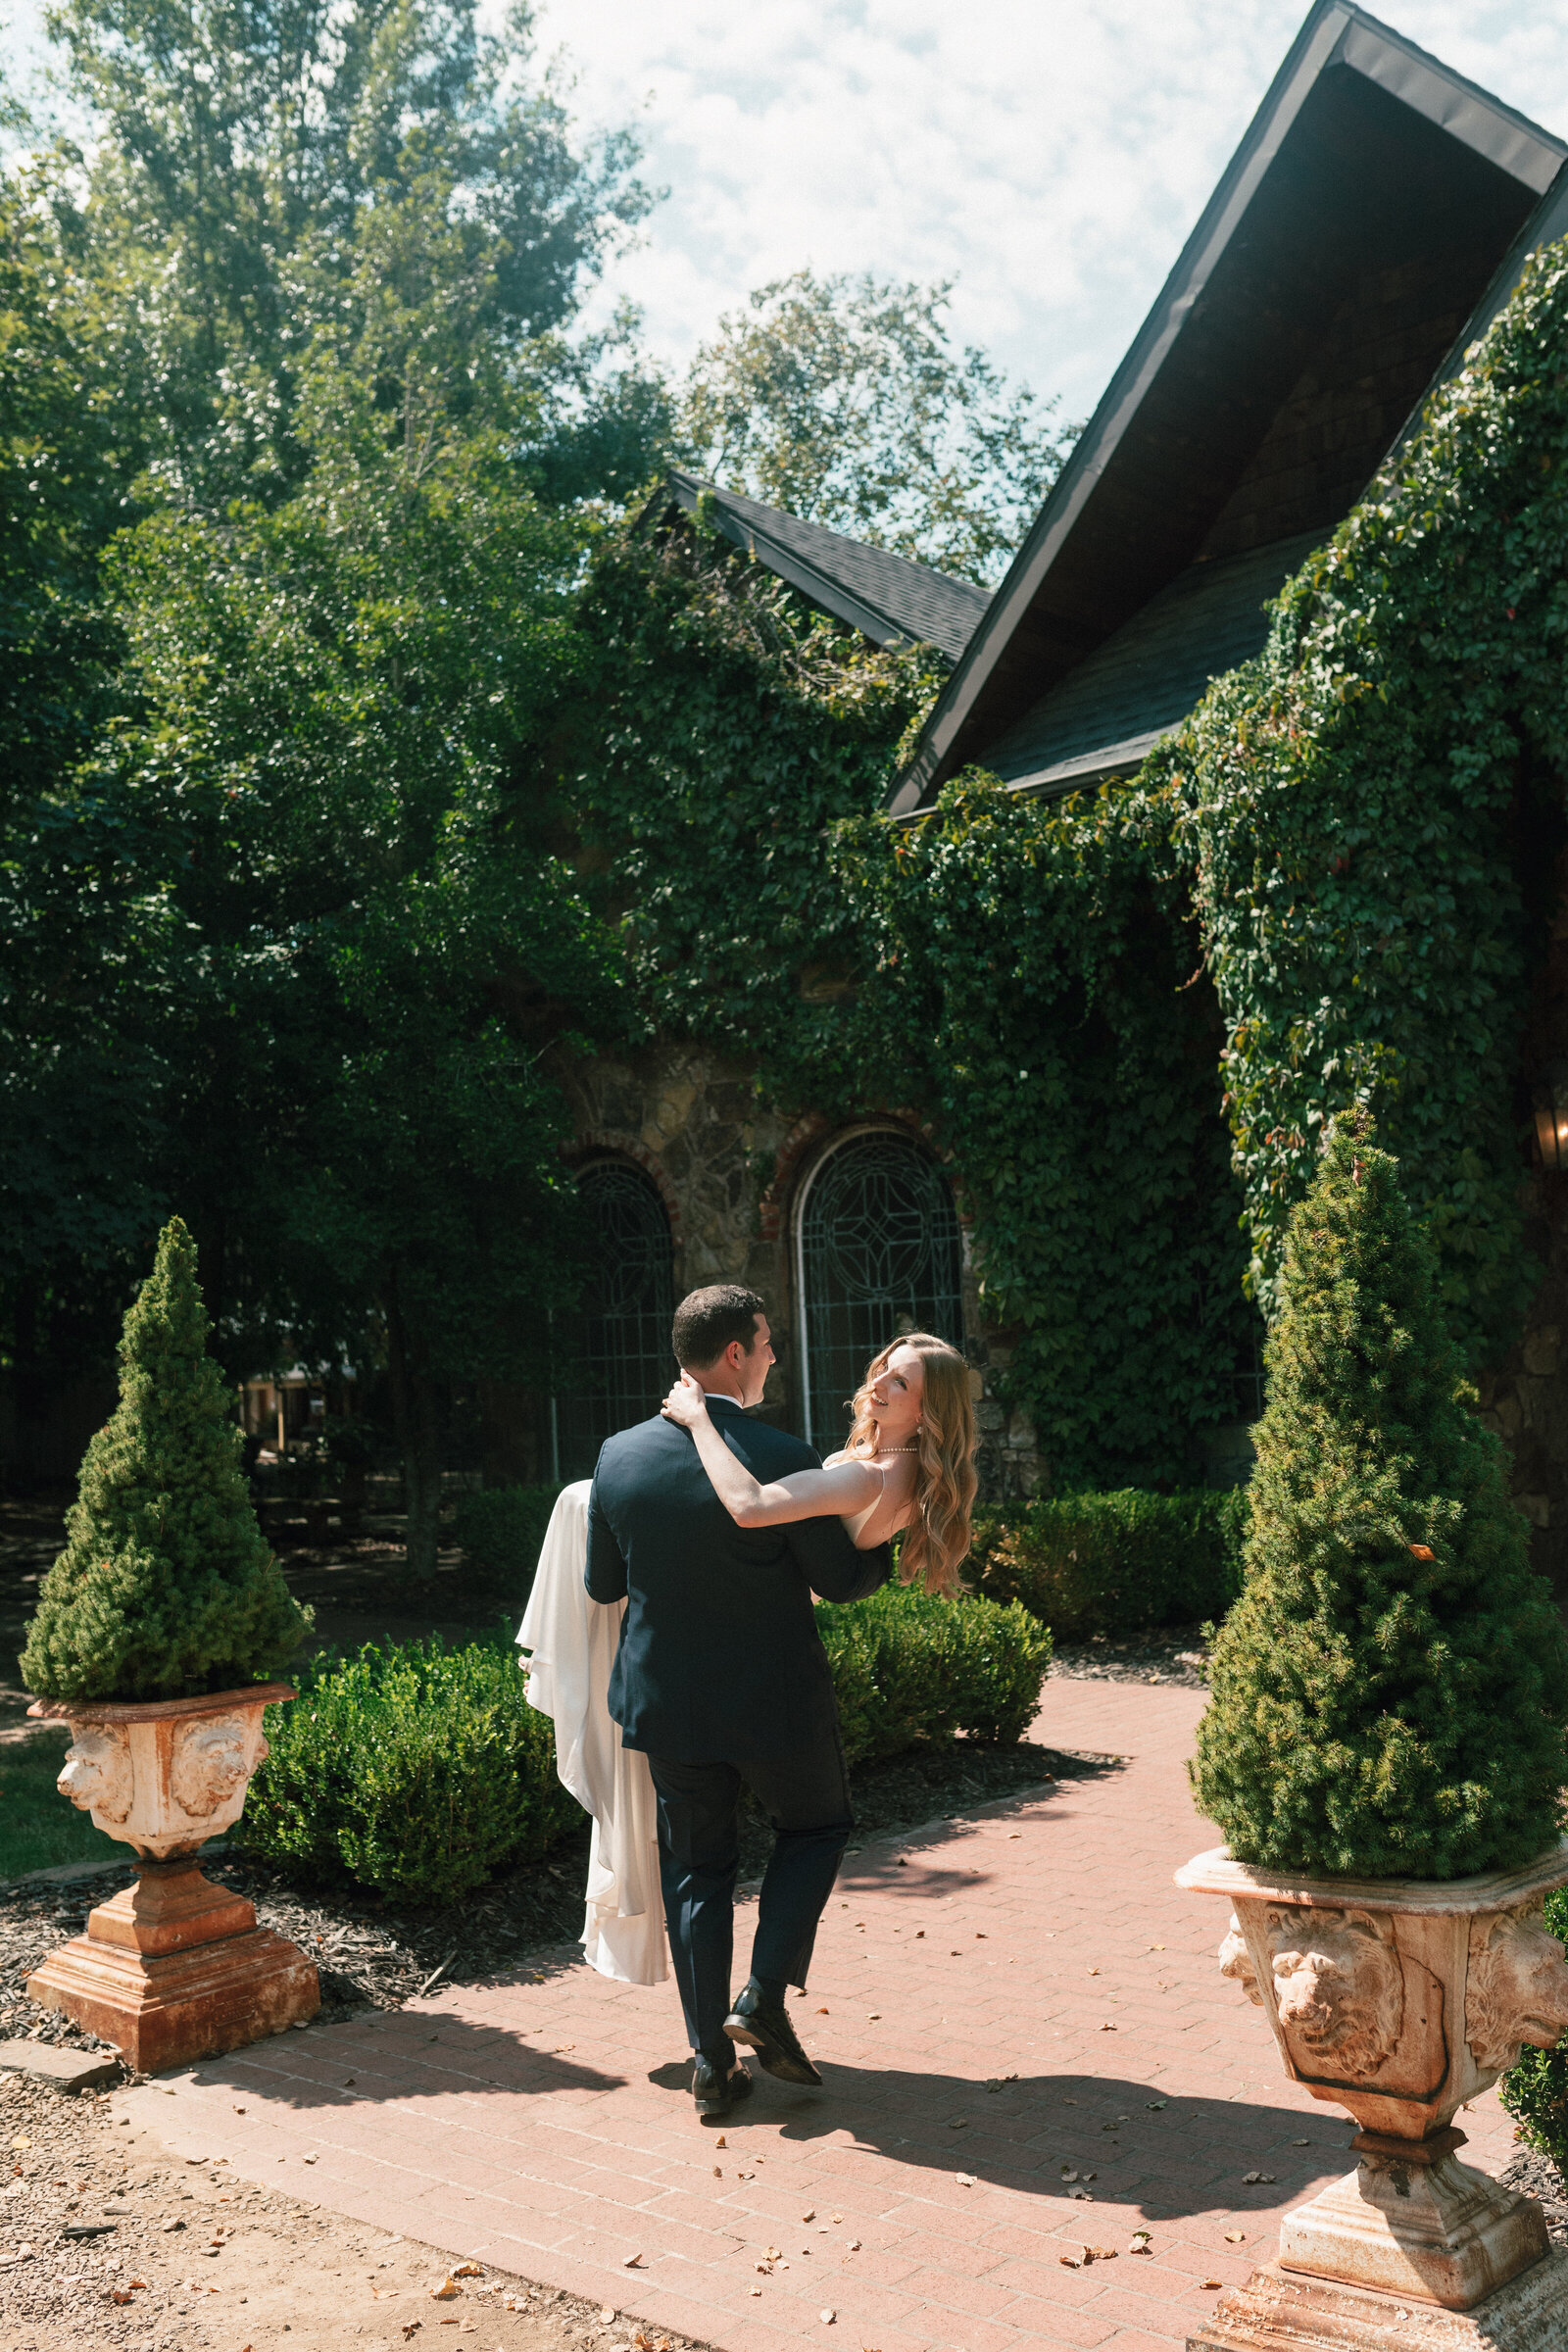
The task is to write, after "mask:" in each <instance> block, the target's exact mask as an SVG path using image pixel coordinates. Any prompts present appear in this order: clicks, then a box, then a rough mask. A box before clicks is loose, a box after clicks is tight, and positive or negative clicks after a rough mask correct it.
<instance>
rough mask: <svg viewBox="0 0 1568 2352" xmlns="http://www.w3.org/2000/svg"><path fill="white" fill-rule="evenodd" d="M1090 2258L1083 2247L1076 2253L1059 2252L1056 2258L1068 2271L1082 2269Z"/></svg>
mask: <svg viewBox="0 0 1568 2352" xmlns="http://www.w3.org/2000/svg"><path fill="white" fill-rule="evenodd" d="M1088 2259H1089V2258H1088V2255H1087V2254H1086V2253H1085V2252H1083V2251H1082V2250H1081V2249H1080V2251H1079V2252H1078V2253H1076V2254H1058V2255H1057V2256H1056V2260H1057V2261H1058V2262H1059V2263H1060V2264H1061V2266H1062V2268H1063V2270H1068V2271H1081V2270H1082V2269H1083V2267H1084V2264H1085V2263H1086V2262H1087V2260H1088Z"/></svg>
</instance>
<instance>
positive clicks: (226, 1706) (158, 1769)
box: [27, 1683, 321, 2074]
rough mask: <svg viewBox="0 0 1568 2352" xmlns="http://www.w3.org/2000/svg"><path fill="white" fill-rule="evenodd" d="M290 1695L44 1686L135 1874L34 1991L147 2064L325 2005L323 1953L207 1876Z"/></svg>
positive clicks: (68, 1780) (82, 1789)
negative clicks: (63, 1690) (204, 1856)
mask: <svg viewBox="0 0 1568 2352" xmlns="http://www.w3.org/2000/svg"><path fill="white" fill-rule="evenodd" d="M293 1696H294V1692H293V1690H292V1688H291V1687H290V1686H289V1685H288V1684H287V1683H253V1684H251V1685H250V1686H249V1687H248V1688H246V1689H244V1690H239V1691H215V1692H213V1693H212V1694H210V1695H209V1696H207V1697H205V1698H168V1699H150V1700H146V1701H142V1702H129V1701H127V1702H124V1703H120V1702H116V1701H114V1700H110V1699H103V1700H86V1699H82V1700H73V1701H59V1702H53V1701H49V1700H45V1699H36V1700H34V1702H33V1704H32V1705H31V1706H30V1707H29V1708H28V1710H27V1712H28V1714H29V1716H32V1717H34V1718H37V1719H39V1720H42V1721H44V1722H62V1721H63V1722H67V1723H69V1724H70V1725H71V1727H72V1732H73V1740H72V1744H71V1747H70V1748H69V1750H68V1751H67V1755H66V1763H65V1769H64V1771H63V1772H62V1773H61V1775H60V1781H59V1788H60V1791H61V1793H62V1795H64V1796H69V1797H70V1799H71V1801H72V1803H73V1805H77V1806H79V1807H80V1808H81V1810H82V1811H83V1812H86V1813H90V1814H91V1816H92V1819H93V1822H94V1824H95V1825H96V1827H97V1828H99V1829H100V1830H102V1831H103V1832H104V1833H105V1835H106V1836H107V1837H110V1838H121V1839H122V1840H123V1842H124V1843H125V1844H126V1845H128V1846H130V1847H131V1848H132V1850H133V1851H134V1853H135V1855H136V1857H137V1861H138V1864H139V1875H138V1877H137V1880H136V1884H135V1885H134V1886H133V1887H126V1888H125V1889H124V1890H123V1892H122V1893H120V1894H117V1895H115V1896H114V1897H112V1899H111V1900H110V1901H108V1902H105V1903H99V1904H98V1905H96V1907H95V1908H94V1909H93V1910H92V1911H91V1912H90V1913H89V1914H88V1918H87V1933H86V1934H85V1936H73V1938H72V1940H71V1941H70V1942H69V1943H65V1944H61V1945H60V1946H59V1947H58V1949H56V1950H55V1951H53V1952H51V1953H50V1955H49V1957H48V1959H47V1960H45V1961H44V1962H43V1964H42V1966H41V1967H40V1968H38V1969H37V1970H36V1971H35V1972H34V1974H33V1975H32V1976H31V1977H30V1978H29V1979H28V1981H27V1990H28V1991H29V1993H30V1994H31V1995H32V1997H33V1999H34V2000H37V2001H42V2002H43V2003H44V2004H45V2006H46V2007H48V2008H51V2009H61V2010H64V2011H65V2013H66V2014H67V2016H69V2017H73V2018H74V2019H75V2020H76V2022H77V2024H78V2025H82V2026H85V2027H86V2029H87V2031H88V2032H89V2033H91V2034H101V2035H102V2037H103V2038H104V2039H105V2040H106V2041H112V2042H115V2043H117V2044H118V2046H119V2048H120V2049H121V2050H122V2051H123V2054H124V2056H125V2058H126V2060H127V2062H128V2063H129V2064H130V2065H131V2066H132V2067H134V2068H135V2069H136V2071H137V2073H138V2074H156V2073H158V2072H159V2071H160V2069H162V2068H166V2067H172V2066H183V2065H186V2064H188V2063H189V2061H190V2060H191V2059H193V2058H205V2057H211V2056H214V2055H215V2054H216V2053H217V2052H219V2051H221V2050H231V2049H235V2048H237V2047H238V2046H239V2045H240V2044H241V2043H242V2042H247V2041H257V2040H260V2039H261V2037H262V2036H263V2035H264V2034H276V2033H280V2032H281V2031H282V2030H283V2028H284V2027H286V2026H289V2025H293V2024H295V2023H296V2022H303V2020H305V2019H306V2018H309V2017H314V2016H315V2014H316V2012H317V2010H318V2009H319V2007H320V2000H321V1996H320V1989H319V1984H318V1981H317V1974H316V1970H315V1967H314V1966H313V1965H312V1963H311V1962H310V1961H309V1960H307V1959H306V1957H305V1955H304V1954H303V1952H301V1951H300V1950H299V1949H298V1948H297V1947H296V1946H295V1945H294V1944H292V1943H289V1942H288V1941H286V1940H285V1938H284V1937H283V1936H277V1935H274V1934H273V1932H272V1930H271V1929H270V1928H259V1927H258V1926H257V1924H256V1911H255V1907H254V1905H253V1904H251V1903H249V1902H247V1901H246V1899H245V1898H244V1896H243V1895H238V1894H234V1893H232V1892H231V1891H230V1890H229V1889H228V1888H227V1887H215V1886H214V1885H213V1884H212V1882H211V1880H209V1879H206V1878H204V1877H203V1875H202V1872H201V1869H200V1867H199V1865H198V1861H197V1855H198V1852H199V1849H200V1847H201V1846H202V1844H203V1843H204V1841H205V1840H206V1839H207V1838H214V1837H216V1836H217V1835H218V1834H219V1832H220V1831H221V1830H226V1829H228V1828H230V1827H231V1826H232V1825H233V1823H235V1822H236V1821H237V1820H238V1819H239V1817H240V1814H241V1812H242V1811H243V1809H244V1804H245V1791H246V1789H247V1788H248V1786H249V1783H250V1778H251V1775H252V1773H253V1772H254V1771H255V1770H256V1767H257V1765H258V1764H259V1763H260V1762H261V1760H262V1758H263V1757H264V1756H265V1755H266V1753H267V1742H266V1740H264V1739H263V1737H262V1714H263V1710H264V1709H265V1708H266V1707H267V1706H268V1705H269V1704H270V1702H271V1701H272V1700H274V1699H288V1698H292V1697H293Z"/></svg>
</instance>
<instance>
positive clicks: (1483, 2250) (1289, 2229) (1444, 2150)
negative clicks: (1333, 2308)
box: [1279, 2131, 1551, 2311]
mask: <svg viewBox="0 0 1568 2352" xmlns="http://www.w3.org/2000/svg"><path fill="white" fill-rule="evenodd" d="M1463 2139H1464V2133H1463V2132H1462V2131H1439V2132H1435V2133H1434V2134H1433V2136H1432V2138H1431V2139H1430V2140H1427V2141H1424V2142H1423V2141H1416V2142H1413V2143H1409V2144H1406V2145H1403V2146H1401V2145H1400V2143H1399V2142H1398V2141H1397V2140H1386V2139H1382V2138H1381V2136H1380V2135H1378V2134H1374V2133H1372V2132H1367V2131H1363V2132H1361V2133H1359V2134H1358V2135H1357V2138H1356V2140H1355V2142H1354V2145H1355V2146H1356V2147H1357V2148H1358V2149H1359V2150H1360V2151H1361V2162H1360V2164H1359V2166H1358V2167H1357V2168H1356V2170H1355V2171H1354V2172H1353V2173H1349V2174H1348V2175H1347V2176H1346V2178H1345V2179H1344V2180H1336V2181H1335V2182H1334V2183H1333V2185H1332V2186H1331V2187H1329V2188H1326V2189H1324V2190H1323V2191H1322V2193H1321V2194H1320V2195H1318V2196H1315V2197H1313V2198H1312V2199H1310V2201H1309V2202H1308V2203H1307V2204H1305V2205H1298V2206H1296V2207H1294V2208H1293V2209H1292V2211H1291V2212H1289V2213H1287V2214H1286V2216H1285V2218H1284V2220H1283V2221H1282V2222H1281V2224H1280V2252H1279V2260H1280V2266H1281V2268H1282V2269H1284V2270H1287V2271H1305V2272H1308V2273H1310V2274H1311V2275H1312V2276H1314V2277H1316V2278H1338V2279H1341V2280H1343V2281H1344V2282H1345V2283H1346V2284H1347V2285H1352V2286H1371V2287H1376V2288H1378V2289H1379V2290H1380V2291H1381V2292H1383V2293H1385V2294H1392V2295H1414V2296H1417V2297H1418V2298H1420V2300H1422V2301H1423V2302H1430V2303H1443V2304H1446V2306H1447V2307H1448V2309H1449V2310H1450V2311H1468V2310H1469V2309H1470V2308H1471V2306H1472V2305H1473V2304H1476V2303H1479V2302H1480V2301H1481V2299H1482V2297H1483V2296H1485V2295H1490V2294H1492V2293H1493V2292H1494V2291H1495V2289H1496V2288H1497V2287H1499V2286H1501V2285H1502V2283H1503V2281H1504V2280H1505V2279H1508V2278H1513V2277H1514V2275H1515V2273H1516V2272H1519V2271H1523V2270H1527V2269H1528V2268H1529V2267H1530V2265H1531V2264H1532V2263H1537V2262H1540V2261H1541V2260H1542V2258H1543V2256H1544V2255H1545V2254H1548V2253H1549V2252H1550V2250H1551V2241H1550V2239H1549V2238H1548V2236H1547V2234H1546V2224H1545V2218H1544V2215H1543V2213H1542V2210H1541V2207H1540V2206H1539V2205H1538V2204H1537V2203H1536V2201H1535V2199H1534V2198H1533V2197H1522V2196H1520V2195H1518V2194H1517V2193H1516V2191H1515V2190H1513V2189H1511V2188H1504V2187H1502V2186H1501V2184H1500V2183H1499V2182H1498V2181H1495V2180H1491V2179H1489V2177H1488V2176H1487V2174H1485V2173H1478V2172H1475V2171H1474V2170H1472V2168H1471V2167H1470V2166H1469V2165H1467V2164H1460V2163H1459V2161H1458V2160H1457V2158H1456V2157H1455V2155H1454V2153H1453V2150H1454V2148H1455V2147H1456V2146H1458V2145H1460V2144H1462V2142H1463Z"/></svg>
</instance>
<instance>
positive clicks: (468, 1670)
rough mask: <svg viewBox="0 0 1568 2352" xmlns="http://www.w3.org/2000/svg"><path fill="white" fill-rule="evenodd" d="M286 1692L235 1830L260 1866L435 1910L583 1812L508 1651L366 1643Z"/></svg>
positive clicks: (320, 1663) (270, 1716) (506, 1647)
mask: <svg viewBox="0 0 1568 2352" xmlns="http://www.w3.org/2000/svg"><path fill="white" fill-rule="evenodd" d="M298 1690H299V1696H298V1697H297V1698H296V1699H295V1700H294V1701H293V1703H292V1704H285V1705H282V1706H271V1707H269V1708H268V1710H267V1716H266V1730H267V1740H268V1745H269V1748H270V1754H269V1755H268V1757H267V1759H266V1761H265V1762H264V1763H263V1764H262V1765H261V1766H260V1768H259V1769H258V1771H257V1774H256V1777H255V1779H254V1780H253V1781H252V1783H251V1788H250V1794H249V1796H248V1797H247V1799H246V1803H245V1811H244V1813H243V1815H242V1816H241V1818H240V1822H239V1825H238V1828H237V1830H236V1832H235V1833H234V1834H235V1835H236V1836H237V1837H239V1838H241V1839H242V1840H243V1842H244V1843H245V1844H246V1845H248V1846H250V1847H251V1848H252V1849H253V1850H254V1851H255V1852H257V1853H262V1854H266V1855H267V1856H268V1857H269V1858H270V1860H272V1861H275V1862H284V1863H290V1864H294V1865H296V1866H298V1867H299V1868H301V1869H302V1870H303V1871H305V1872H306V1873H308V1874H310V1875H312V1876H319V1877H322V1878H326V1879H334V1878H343V1877H348V1878H352V1879H356V1880H359V1881H360V1882H362V1883H363V1884H365V1885H368V1886H371V1887H379V1888H380V1889H381V1891H382V1892H383V1893H384V1894H390V1895H400V1896H402V1897H403V1898H404V1899H405V1900H407V1901H413V1902H443V1901H450V1900H451V1899H452V1898H453V1897H454V1896H456V1895H461V1894H465V1893H466V1892H467V1890H468V1889H469V1888H470V1887H477V1886H479V1885H481V1884H482V1882H483V1881H484V1880H485V1879H487V1878H488V1877H489V1876H490V1874H491V1872H492V1871H494V1870H496V1869H499V1868H500V1867H501V1865H502V1864H503V1863H508V1862H525V1861H529V1860H531V1859H532V1858H533V1857H534V1856H535V1855H538V1854H542V1853H543V1852H544V1851H545V1848H546V1847H547V1846H549V1845H551V1844H553V1843H554V1841H555V1840H556V1838H560V1837H562V1836H564V1833H565V1832H566V1831H567V1830H570V1829H573V1828H575V1826H576V1825H577V1824H578V1823H579V1822H580V1821H581V1819H582V1813H581V1811H580V1809H579V1807H578V1805H577V1802H576V1799H575V1798H574V1797H571V1796H568V1795H567V1793H566V1791H565V1789H563V1788H562V1786H561V1783H560V1782H559V1781H558V1780H557V1778H556V1747H555V1737H554V1734H553V1732H552V1729H551V1726H550V1722H549V1720H548V1718H547V1717H546V1716H543V1715H541V1714H539V1713H538V1712H537V1710H536V1709H535V1708H533V1707H530V1706H529V1704H528V1701H527V1698H526V1696H525V1693H524V1681H523V1676H522V1674H521V1672H520V1671H519V1656H518V1652H517V1650H516V1649H515V1647H513V1645H512V1644H511V1643H510V1642H503V1641H501V1640H497V1641H495V1642H470V1643H469V1644H468V1645H467V1646H466V1648H463V1649H452V1650H449V1649H447V1648H446V1647H445V1646H444V1644H443V1643H442V1642H441V1640H440V1637H439V1636H436V1637H434V1638H433V1639H431V1640H430V1641H428V1642H404V1643H401V1644H399V1645H398V1646H397V1647H394V1648H390V1649H377V1648H375V1647H374V1646H373V1645H367V1646H366V1647H365V1648H364V1649H362V1650H361V1652H360V1654H359V1656H358V1657H357V1658H350V1659H347V1660H344V1661H342V1662H341V1663H335V1664H334V1663H331V1662H328V1661H326V1660H322V1659H319V1660H317V1661H316V1662H315V1663H314V1664H313V1665H312V1666H311V1667H310V1668H309V1669H308V1670H307V1672H306V1673H305V1674H304V1675H302V1676H300V1677H299V1678H298Z"/></svg>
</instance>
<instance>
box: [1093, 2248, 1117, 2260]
mask: <svg viewBox="0 0 1568 2352" xmlns="http://www.w3.org/2000/svg"><path fill="white" fill-rule="evenodd" d="M1089 2251H1090V2253H1091V2254H1092V2255H1093V2256H1094V2259H1095V2260H1096V2262H1114V2261H1115V2259H1116V2249H1115V2247H1114V2246H1091V2247H1090V2249H1089Z"/></svg>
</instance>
